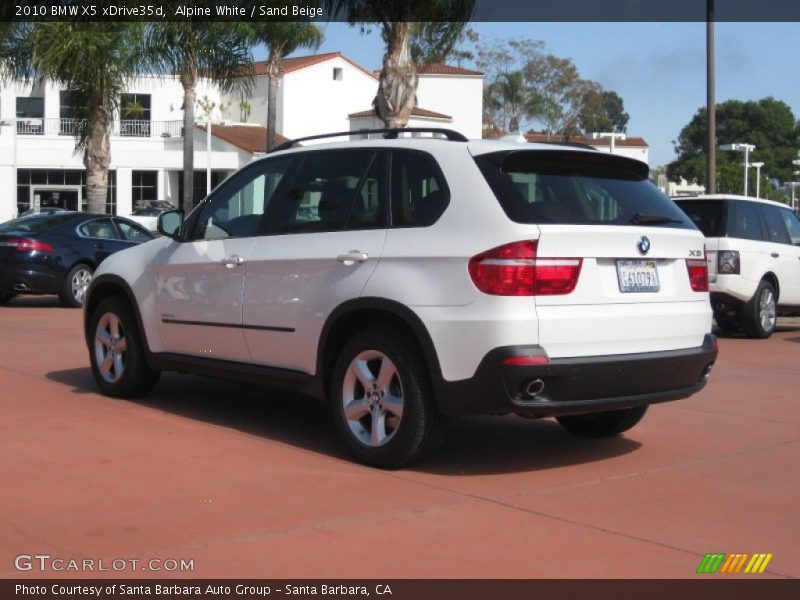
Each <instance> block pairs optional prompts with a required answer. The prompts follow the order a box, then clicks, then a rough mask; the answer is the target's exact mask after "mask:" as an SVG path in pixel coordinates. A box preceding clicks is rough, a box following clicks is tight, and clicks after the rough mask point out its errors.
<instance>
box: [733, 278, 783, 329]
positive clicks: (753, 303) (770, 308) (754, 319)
mask: <svg viewBox="0 0 800 600" xmlns="http://www.w3.org/2000/svg"><path fill="white" fill-rule="evenodd" d="M777 322H778V297H777V295H776V294H775V288H774V287H773V286H772V284H771V283H770V282H769V281H766V280H763V279H762V280H761V282H760V283H759V284H758V288H756V293H755V294H754V295H753V297H752V298H751V299H750V301H749V302H748V303H746V304H745V305H744V306H743V307H742V325H743V326H744V332H745V334H746V335H747V337H750V338H755V339H760V340H764V339H767V338H768V337H769V336H771V335H772V332H773V331H775V325H776V324H777Z"/></svg>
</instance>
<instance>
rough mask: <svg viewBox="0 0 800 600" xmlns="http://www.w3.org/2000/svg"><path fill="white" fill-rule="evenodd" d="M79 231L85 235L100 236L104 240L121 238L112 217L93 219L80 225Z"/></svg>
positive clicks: (90, 236)
mask: <svg viewBox="0 0 800 600" xmlns="http://www.w3.org/2000/svg"><path fill="white" fill-rule="evenodd" d="M78 233H80V234H81V235H82V236H83V237H88V238H99V239H103V240H116V239H119V237H118V236H117V232H116V230H115V229H114V225H113V224H112V223H111V219H92V220H91V221H86V222H85V223H84V224H82V225H81V226H80V227H78Z"/></svg>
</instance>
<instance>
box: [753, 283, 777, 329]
mask: <svg viewBox="0 0 800 600" xmlns="http://www.w3.org/2000/svg"><path fill="white" fill-rule="evenodd" d="M758 316H759V318H760V319H761V327H762V328H763V329H764V331H772V330H773V328H774V327H775V321H776V319H777V310H776V306H775V294H773V293H772V290H771V289H769V288H768V287H765V288H764V289H763V290H761V296H759V298H758Z"/></svg>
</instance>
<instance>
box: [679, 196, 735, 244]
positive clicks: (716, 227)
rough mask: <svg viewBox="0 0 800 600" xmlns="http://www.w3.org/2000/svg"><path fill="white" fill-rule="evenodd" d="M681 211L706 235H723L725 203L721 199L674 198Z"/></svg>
mask: <svg viewBox="0 0 800 600" xmlns="http://www.w3.org/2000/svg"><path fill="white" fill-rule="evenodd" d="M675 204H677V205H678V206H679V207H680V208H681V210H683V212H685V213H686V215H687V216H688V217H689V218H690V219H691V221H692V223H694V224H695V226H696V227H697V228H698V229H699V230H700V231H702V232H703V235H704V236H706V237H723V236H724V235H725V204H724V203H723V202H722V201H721V200H676V201H675Z"/></svg>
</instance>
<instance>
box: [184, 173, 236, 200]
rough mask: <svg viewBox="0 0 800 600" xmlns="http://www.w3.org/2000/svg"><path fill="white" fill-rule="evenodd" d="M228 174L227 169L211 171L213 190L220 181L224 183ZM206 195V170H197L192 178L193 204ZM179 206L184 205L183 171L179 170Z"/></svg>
mask: <svg viewBox="0 0 800 600" xmlns="http://www.w3.org/2000/svg"><path fill="white" fill-rule="evenodd" d="M227 176H228V172H227V171H213V170H212V171H211V189H212V190H213V189H214V188H215V187H217V186H218V185H219V184H220V183H222V182H223V181H224V180H225V178H226V177H227ZM205 197H206V172H205V171H195V172H194V177H193V179H192V202H193V206H197V204H198V203H199V202H200V200H202V199H203V198H205ZM176 204H178V205H179V206H182V205H183V171H179V172H178V200H177V202H176Z"/></svg>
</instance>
